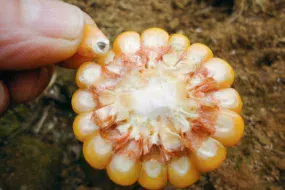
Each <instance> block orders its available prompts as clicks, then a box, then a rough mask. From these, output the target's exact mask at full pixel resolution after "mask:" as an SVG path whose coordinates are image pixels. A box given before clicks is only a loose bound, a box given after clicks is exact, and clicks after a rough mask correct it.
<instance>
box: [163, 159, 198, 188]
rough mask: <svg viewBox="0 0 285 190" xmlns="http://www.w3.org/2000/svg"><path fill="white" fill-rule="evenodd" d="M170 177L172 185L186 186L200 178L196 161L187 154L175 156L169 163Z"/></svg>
mask: <svg viewBox="0 0 285 190" xmlns="http://www.w3.org/2000/svg"><path fill="white" fill-rule="evenodd" d="M168 178H169V181H170V183H171V184H172V185H174V186H175V187H178V188H184V187H187V186H190V185H192V184H193V183H195V182H196V181H198V179H199V178H200V173H199V172H198V170H197V169H196V166H195V163H194V162H193V161H192V160H191V159H190V158H189V157H187V156H182V157H179V158H173V159H172V160H171V161H170V162H169V164H168Z"/></svg>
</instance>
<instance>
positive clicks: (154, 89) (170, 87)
mask: <svg viewBox="0 0 285 190" xmlns="http://www.w3.org/2000/svg"><path fill="white" fill-rule="evenodd" d="M132 97H133V100H134V102H135V104H134V105H133V107H132V109H133V111H134V112H135V113H136V114H140V115H142V116H146V117H148V118H149V119H155V118H156V117H157V116H159V115H166V114H167V113H169V111H170V110H172V109H174V108H175V107H177V103H178V100H177V89H176V82H167V81H164V80H163V79H160V78H153V79H151V80H149V83H148V85H147V86H146V87H145V88H142V89H138V90H135V91H134V92H133V93H132Z"/></svg>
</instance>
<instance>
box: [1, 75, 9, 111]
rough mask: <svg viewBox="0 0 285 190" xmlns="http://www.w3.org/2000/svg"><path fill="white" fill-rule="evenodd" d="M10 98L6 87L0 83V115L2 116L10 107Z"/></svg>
mask: <svg viewBox="0 0 285 190" xmlns="http://www.w3.org/2000/svg"><path fill="white" fill-rule="evenodd" d="M9 102H10V98H9V93H8V89H7V87H6V85H5V84H4V83H3V81H0V114H2V113H3V112H4V111H5V110H6V109H7V108H8V106H9Z"/></svg>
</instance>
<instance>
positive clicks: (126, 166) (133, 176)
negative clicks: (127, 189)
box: [107, 154, 141, 186]
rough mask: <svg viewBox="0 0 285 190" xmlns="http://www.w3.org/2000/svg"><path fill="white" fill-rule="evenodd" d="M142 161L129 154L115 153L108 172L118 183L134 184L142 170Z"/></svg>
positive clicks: (124, 184)
mask: <svg viewBox="0 0 285 190" xmlns="http://www.w3.org/2000/svg"><path fill="white" fill-rule="evenodd" d="M140 168H141V166H140V163H139V162H137V161H135V160H133V159H131V158H129V157H128V156H127V155H123V154H120V155H114V156H113V158H112V160H111V162H110V163H109V164H108V166H107V173H108V175H109V177H110V179H111V180H112V181H114V182H115V183H117V184H120V185H123V186H128V185H132V184H134V183H135V182H136V181H137V179H138V177H139V172H140Z"/></svg>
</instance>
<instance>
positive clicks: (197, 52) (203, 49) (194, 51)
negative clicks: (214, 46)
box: [186, 43, 214, 64]
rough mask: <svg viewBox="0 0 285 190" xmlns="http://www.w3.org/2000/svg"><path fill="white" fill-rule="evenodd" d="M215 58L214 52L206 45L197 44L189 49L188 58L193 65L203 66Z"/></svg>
mask: <svg viewBox="0 0 285 190" xmlns="http://www.w3.org/2000/svg"><path fill="white" fill-rule="evenodd" d="M213 56H214V55H213V52H212V51H211V50H210V48H208V47H207V46H206V45H204V44H200V43H195V44H192V45H191V46H190V47H189V48H188V49H187V57H186V58H187V60H188V61H189V62H190V63H192V64H202V63H204V62H206V61H207V60H209V59H211V58H212V57H213Z"/></svg>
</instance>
